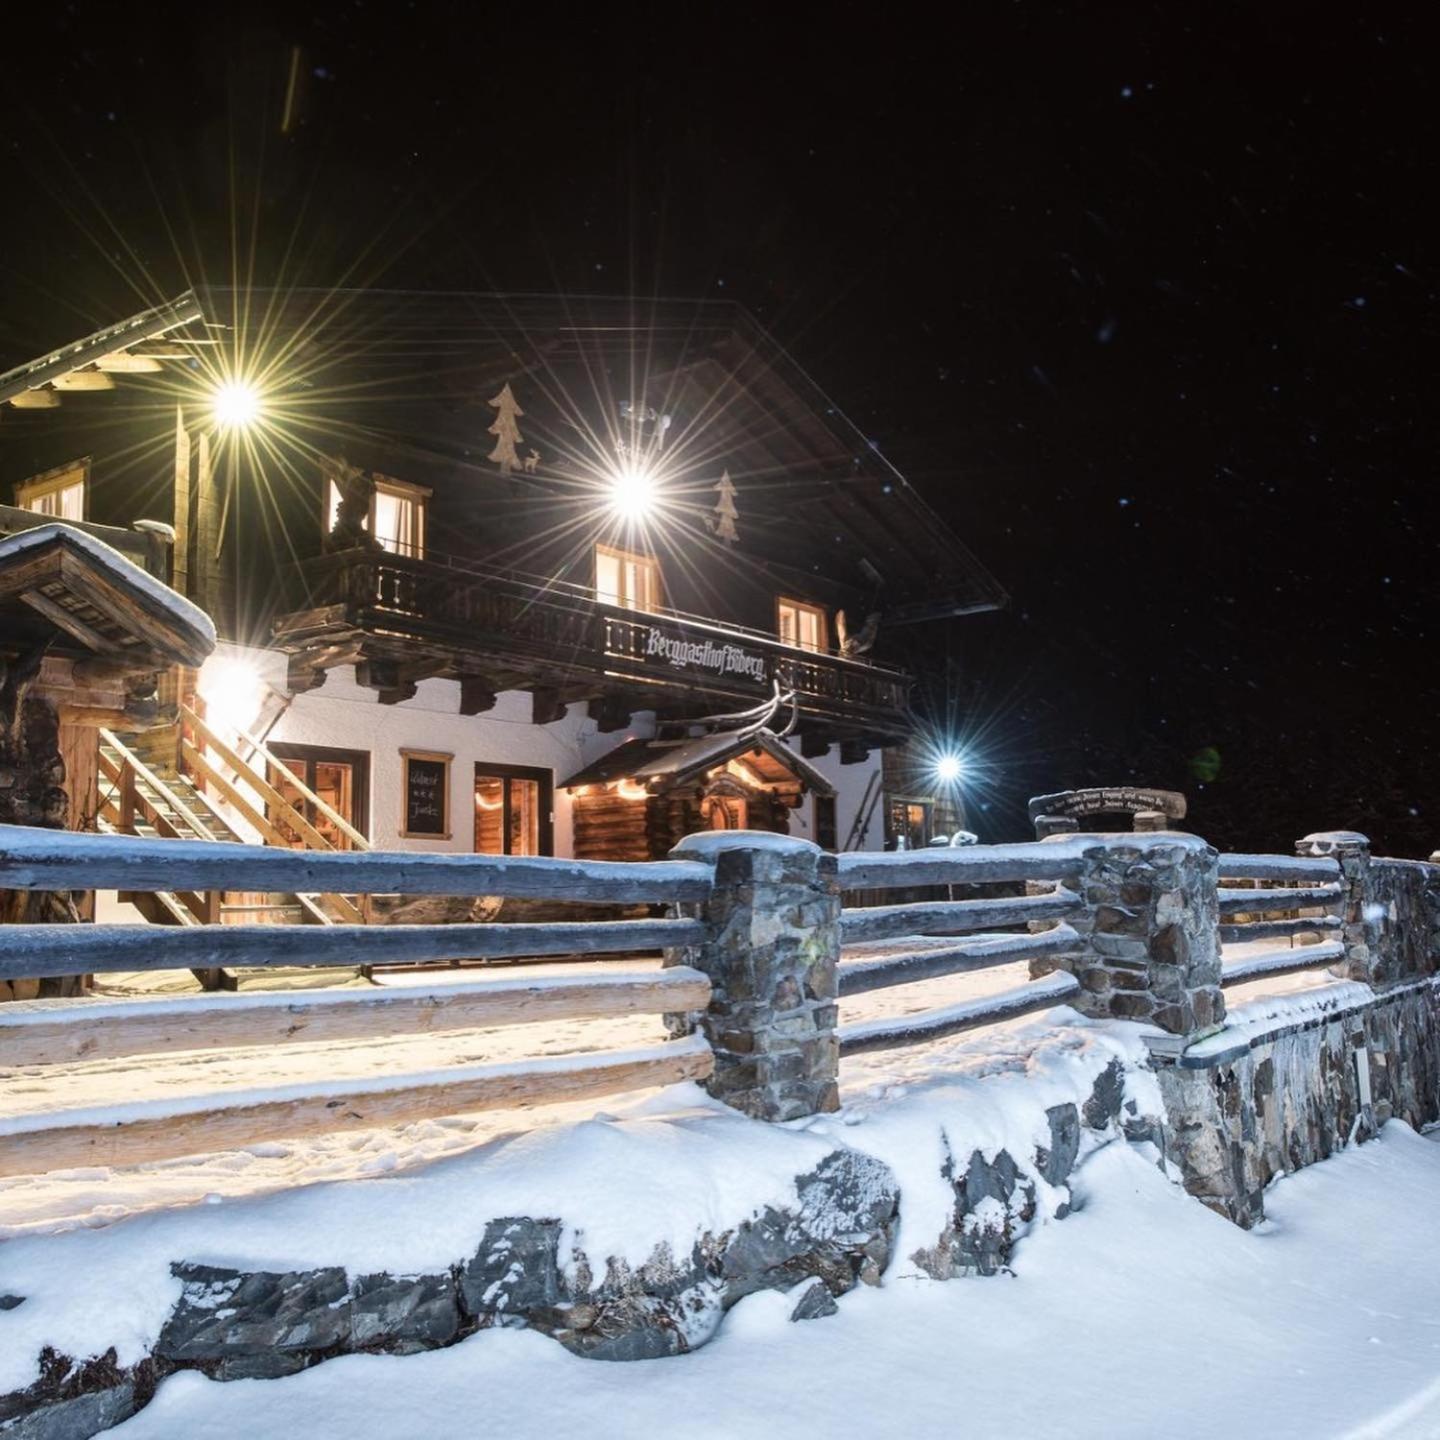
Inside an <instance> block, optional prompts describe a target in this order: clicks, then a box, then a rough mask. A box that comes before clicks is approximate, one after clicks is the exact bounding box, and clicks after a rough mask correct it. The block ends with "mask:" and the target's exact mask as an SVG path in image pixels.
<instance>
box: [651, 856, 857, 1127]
mask: <svg viewBox="0 0 1440 1440" xmlns="http://www.w3.org/2000/svg"><path fill="white" fill-rule="evenodd" d="M670 858H671V859H672V860H699V861H702V862H704V863H705V864H707V865H713V866H714V867H715V883H714V888H713V889H712V891H711V893H710V897H709V899H707V900H705V901H703V902H702V903H699V904H695V905H682V906H680V907H679V911H680V913H681V914H682V915H694V916H696V917H697V918H698V919H700V920H703V921H704V922H705V926H706V936H705V939H704V940H703V941H702V942H701V943H700V944H699V945H696V946H687V947H685V948H683V949H678V950H670V951H667V952H666V956H665V963H666V964H667V965H692V966H694V967H695V969H697V970H703V971H704V972H705V974H707V975H708V976H709V977H710V982H711V984H712V986H713V987H714V991H713V994H712V996H711V1000H710V1008H709V1009H708V1010H707V1011H706V1012H705V1013H704V1014H703V1015H701V1016H700V1017H699V1022H698V1023H699V1028H700V1029H701V1030H702V1031H703V1033H704V1034H705V1036H706V1038H707V1039H708V1040H709V1041H710V1044H711V1046H712V1047H713V1048H714V1051H715V1073H714V1075H712V1076H711V1077H710V1079H709V1080H707V1081H706V1082H705V1086H706V1089H707V1090H709V1092H710V1093H711V1094H712V1095H714V1096H715V1097H716V1099H719V1100H723V1101H724V1102H725V1103H726V1104H727V1105H731V1106H733V1107H734V1108H735V1109H737V1110H742V1111H744V1113H745V1114H747V1115H753V1116H754V1117H755V1118H756V1119H759V1120H798V1119H800V1118H801V1117H802V1116H805V1115H814V1114H816V1113H818V1112H820V1111H826V1110H836V1109H838V1108H839V1104H840V1101H839V1093H838V1087H837V1078H838V1075H839V1068H840V1042H839V1039H838V1038H837V1036H836V1031H835V1027H836V1020H837V1017H838V1009H839V1007H838V1004H837V997H838V986H837V977H836V966H837V964H838V962H839V958H840V887H839V882H838V879H837V875H836V863H835V857H834V856H833V855H828V854H826V853H825V852H824V851H823V850H821V849H820V848H819V846H817V845H812V844H811V843H810V842H809V841H808V840H792V839H790V838H789V837H788V836H783V835H772V834H767V833H762V832H759V831H747V830H729V831H713V832H707V833H704V834H700V835H691V836H688V837H687V838H686V839H684V840H682V841H681V842H680V843H679V845H677V846H676V847H675V848H674V849H673V850H672V851H671V852H670ZM670 1025H671V1029H672V1032H679V1031H683V1030H688V1029H690V1028H692V1021H691V1019H690V1017H681V1016H673V1017H671V1018H670Z"/></svg>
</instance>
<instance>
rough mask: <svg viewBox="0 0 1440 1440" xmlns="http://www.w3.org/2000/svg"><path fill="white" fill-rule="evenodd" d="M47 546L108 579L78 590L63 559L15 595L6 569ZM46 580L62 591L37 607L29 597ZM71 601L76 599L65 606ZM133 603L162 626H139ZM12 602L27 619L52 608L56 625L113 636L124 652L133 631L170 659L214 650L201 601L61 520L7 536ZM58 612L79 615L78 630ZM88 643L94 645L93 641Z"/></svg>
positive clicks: (2, 593) (191, 659)
mask: <svg viewBox="0 0 1440 1440" xmlns="http://www.w3.org/2000/svg"><path fill="white" fill-rule="evenodd" d="M47 549H53V550H54V551H55V552H56V554H57V557H59V556H61V555H63V554H65V553H68V554H69V555H71V556H73V557H76V558H77V559H79V560H80V561H81V563H82V565H83V567H84V568H86V569H88V570H91V571H93V572H98V574H99V576H100V577H101V578H102V579H103V581H104V584H103V585H101V586H94V585H90V586H86V587H85V591H84V594H83V595H81V596H75V595H71V594H69V593H68V586H67V574H66V570H65V567H64V564H63V562H57V565H56V567H55V569H54V570H53V571H51V572H46V573H42V574H39V575H36V576H33V577H32V576H27V579H26V581H25V585H24V588H23V589H20V590H19V593H15V594H11V593H8V592H10V591H12V590H14V589H15V588H16V587H15V586H13V585H9V584H7V583H6V572H7V571H9V570H11V569H12V567H16V566H18V565H20V564H21V563H23V562H24V561H25V560H28V559H33V558H35V557H36V556H37V552H39V553H43V552H44V551H45V550H47ZM45 586H49V587H51V588H52V589H55V590H56V591H57V594H55V595H44V596H43V598H45V599H47V600H49V601H50V602H51V606H50V607H33V606H30V605H29V604H28V602H26V601H25V600H24V595H25V594H27V593H34V592H36V591H41V592H42V594H43V587H45ZM116 592H118V593H116ZM67 599H69V600H71V602H72V603H71V604H69V605H67V604H65V603H64V602H65V601H66V600H67ZM127 601H128V602H129V604H130V605H131V606H133V607H134V608H135V609H136V610H139V611H141V612H143V615H144V617H146V618H147V619H148V620H149V621H151V622H156V621H158V622H159V625H158V626H157V625H156V624H154V623H149V624H143V625H142V627H140V628H138V629H137V627H136V625H135V619H136V617H135V616H134V615H133V614H131V615H127V614H126V602H127ZM12 607H13V608H14V609H15V611H16V613H17V616H18V615H19V613H21V612H23V613H24V614H25V616H26V618H27V619H35V618H38V616H36V615H35V610H36V609H39V610H40V611H41V613H42V614H43V613H45V611H46V609H47V608H48V609H49V614H48V615H47V617H46V618H47V619H48V620H49V623H51V624H53V625H55V626H56V628H57V629H62V630H66V631H67V633H68V634H69V635H70V636H71V637H72V638H76V637H83V636H84V635H86V634H87V633H89V634H91V635H94V636H97V637H98V638H100V639H102V640H112V639H113V641H114V644H115V649H116V651H117V652H119V651H122V650H123V649H124V647H125V643H126V641H128V640H130V639H131V637H134V638H136V639H138V640H140V641H141V642H143V644H144V646H145V647H146V648H148V649H149V650H151V651H153V652H156V653H158V654H159V655H160V656H161V657H162V658H163V659H164V660H166V661H168V662H172V663H173V662H176V661H179V662H183V663H184V664H187V665H198V664H199V663H200V662H201V661H202V660H204V658H205V657H206V656H207V655H208V654H209V653H210V652H211V651H212V650H213V649H214V648H215V626H214V623H213V622H212V621H211V619H210V617H209V616H208V615H207V614H206V613H205V612H204V611H203V610H201V609H200V608H199V606H197V605H194V604H192V603H191V602H190V601H189V600H187V599H186V598H185V597H184V596H183V595H180V594H178V593H177V592H176V591H174V590H172V589H171V588H170V587H169V586H168V585H166V584H164V583H163V582H162V581H160V580H157V579H156V578H155V577H154V576H153V575H151V574H150V573H149V572H148V571H145V570H142V569H141V568H140V566H138V565H136V564H135V563H134V561H132V560H127V559H126V558H125V556H123V555H122V554H121V553H120V552H119V551H118V550H116V549H114V548H112V547H111V546H109V545H107V544H106V543H105V542H104V541H103V540H99V539H97V538H96V537H95V536H93V535H87V534H86V533H85V532H84V531H83V530H77V529H76V528H75V527H74V526H73V525H64V524H61V523H60V522H58V521H56V522H55V523H53V524H48V525H37V526H35V527H34V528H32V529H29V530H21V531H18V532H17V533H15V534H13V535H6V536H3V537H0V609H11V608H12ZM57 610H58V611H65V612H67V613H69V614H70V615H72V616H73V628H70V627H67V626H65V625H63V624H61V622H60V621H59V620H58V619H55V618H54V616H55V613H56V611H57ZM84 648H87V649H91V650H93V649H94V648H95V647H94V646H93V644H90V643H89V642H88V641H87V642H85V646H84Z"/></svg>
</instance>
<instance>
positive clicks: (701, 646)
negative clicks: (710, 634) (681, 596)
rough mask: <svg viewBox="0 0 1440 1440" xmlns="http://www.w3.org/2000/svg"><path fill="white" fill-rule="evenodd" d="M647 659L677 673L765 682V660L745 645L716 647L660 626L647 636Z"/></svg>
mask: <svg viewBox="0 0 1440 1440" xmlns="http://www.w3.org/2000/svg"><path fill="white" fill-rule="evenodd" d="M645 658H646V659H647V660H654V659H660V660H664V661H665V663H666V664H667V665H671V666H673V667H674V668H675V669H676V670H704V671H706V672H707V673H709V674H711V675H743V676H744V677H745V678H746V679H747V680H758V681H760V682H761V683H762V684H763V683H764V681H765V657H764V656H763V655H757V654H755V653H754V652H753V651H751V650H747V649H745V648H744V646H742V645H731V644H723V645H717V644H716V643H715V642H714V641H713V640H690V639H688V638H687V637H686V636H684V635H681V634H676V633H675V632H673V631H669V630H664V629H662V628H661V627H660V626H659V625H652V626H650V633H649V634H648V635H647V636H646V637H645Z"/></svg>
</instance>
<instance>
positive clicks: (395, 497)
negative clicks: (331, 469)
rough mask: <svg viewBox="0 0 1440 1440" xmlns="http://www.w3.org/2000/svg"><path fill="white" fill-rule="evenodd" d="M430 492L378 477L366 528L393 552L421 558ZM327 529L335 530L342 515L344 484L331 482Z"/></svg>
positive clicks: (371, 498)
mask: <svg viewBox="0 0 1440 1440" xmlns="http://www.w3.org/2000/svg"><path fill="white" fill-rule="evenodd" d="M429 499H430V491H428V490H427V489H425V488H424V487H423V486H421V485H411V484H408V483H407V482H406V481H404V480H392V479H390V478H389V477H388V476H385V475H377V476H376V477H375V486H374V489H373V490H372V491H371V494H370V514H369V515H368V516H367V517H366V519H365V528H366V529H367V530H368V531H369V532H370V533H371V534H372V535H373V536H374V537H375V538H376V540H378V541H379V542H380V545H381V547H382V548H383V549H386V550H388V551H390V553H391V554H392V555H409V556H412V557H413V558H416V559H419V558H420V557H421V556H423V555H424V554H425V507H426V503H427V501H428V500H429ZM327 514H328V523H327V525H326V529H327V531H333V530H334V528H335V522H336V519H337V518H338V517H339V514H340V487H339V486H338V485H336V483H335V482H334V481H333V480H332V481H331V482H330V489H329V496H328V505H327Z"/></svg>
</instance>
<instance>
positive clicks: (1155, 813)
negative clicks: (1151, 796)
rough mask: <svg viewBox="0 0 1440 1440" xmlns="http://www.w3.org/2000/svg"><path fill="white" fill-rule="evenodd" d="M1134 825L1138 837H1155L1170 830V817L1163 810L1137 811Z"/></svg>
mask: <svg viewBox="0 0 1440 1440" xmlns="http://www.w3.org/2000/svg"><path fill="white" fill-rule="evenodd" d="M1133 823H1134V826H1135V833H1136V834H1137V835H1153V834H1154V833H1155V832H1156V831H1158V830H1168V829H1169V828H1170V817H1169V816H1168V815H1167V814H1166V813H1165V812H1164V811H1163V810H1137V811H1136V812H1135V817H1134V822H1133Z"/></svg>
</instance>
